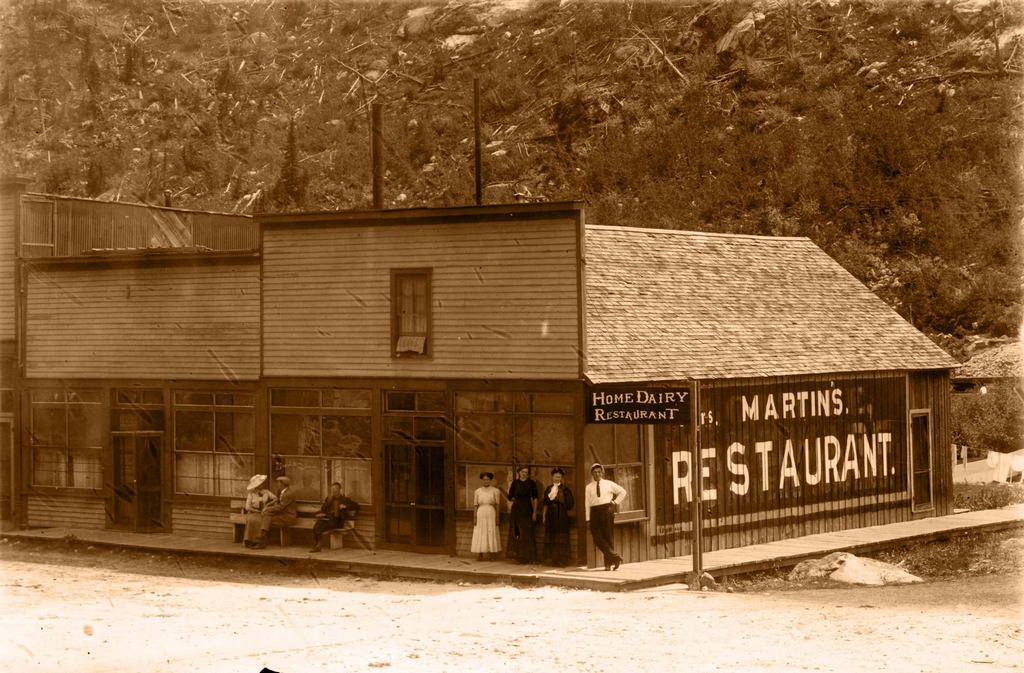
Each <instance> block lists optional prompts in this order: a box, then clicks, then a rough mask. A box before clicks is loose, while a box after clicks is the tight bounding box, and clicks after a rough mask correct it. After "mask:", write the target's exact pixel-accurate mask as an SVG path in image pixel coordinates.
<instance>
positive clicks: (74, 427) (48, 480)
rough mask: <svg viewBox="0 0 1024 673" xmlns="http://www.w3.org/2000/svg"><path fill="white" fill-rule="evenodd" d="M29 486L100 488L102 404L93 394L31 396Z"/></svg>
mask: <svg viewBox="0 0 1024 673" xmlns="http://www.w3.org/2000/svg"><path fill="white" fill-rule="evenodd" d="M29 413H30V421H29V422H30V442H31V445H32V483H33V484H35V485H36V486H58V487H66V488H102V486H103V463H102V460H101V456H102V447H103V404H102V398H101V395H100V392H99V391H95V390H33V391H32V392H31V394H30V409H29Z"/></svg>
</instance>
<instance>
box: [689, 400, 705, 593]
mask: <svg viewBox="0 0 1024 673" xmlns="http://www.w3.org/2000/svg"><path fill="white" fill-rule="evenodd" d="M699 395H700V389H699V387H698V384H697V382H696V381H694V382H693V388H692V392H691V393H690V481H691V483H692V484H693V486H692V488H693V502H692V503H691V505H690V520H691V522H692V528H691V530H692V538H691V540H690V548H691V551H690V556H691V558H692V559H693V581H692V582H691V583H690V589H691V590H692V591H700V577H701V575H703V574H704V541H703V540H702V539H701V537H702V536H703V531H702V526H701V516H702V514H701V508H702V506H703V505H702V501H701V497H700V487H701V483H700V482H701V479H700V400H699Z"/></svg>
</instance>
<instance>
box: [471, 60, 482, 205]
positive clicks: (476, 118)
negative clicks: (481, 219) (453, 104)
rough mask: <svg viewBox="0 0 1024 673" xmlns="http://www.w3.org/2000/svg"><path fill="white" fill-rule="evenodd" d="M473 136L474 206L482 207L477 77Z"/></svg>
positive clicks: (474, 91) (477, 82)
mask: <svg viewBox="0 0 1024 673" xmlns="http://www.w3.org/2000/svg"><path fill="white" fill-rule="evenodd" d="M473 135H474V136H475V138H476V144H475V146H474V149H473V158H474V161H475V169H474V172H475V175H476V205H478V206H480V205H483V202H484V193H483V165H482V159H481V157H480V79H479V78H477V77H474V78H473Z"/></svg>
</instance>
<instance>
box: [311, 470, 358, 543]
mask: <svg viewBox="0 0 1024 673" xmlns="http://www.w3.org/2000/svg"><path fill="white" fill-rule="evenodd" d="M358 509H359V505H358V504H357V503H356V501H355V500H352V499H351V498H347V497H345V496H344V495H342V494H341V484H339V483H338V482H334V483H333V484H331V494H330V495H329V496H327V499H326V500H324V504H323V505H321V507H320V511H319V512H317V513H316V523H315V524H314V525H313V548H312V549H310V550H309V551H311V552H318V551H320V550H321V548H320V538H322V537H323V534H324V533H326V532H327V531H329V530H334V529H336V528H344V527H345V524H346V523H348V522H349V521H351V520H352V519H354V518H355V516H356V511H358Z"/></svg>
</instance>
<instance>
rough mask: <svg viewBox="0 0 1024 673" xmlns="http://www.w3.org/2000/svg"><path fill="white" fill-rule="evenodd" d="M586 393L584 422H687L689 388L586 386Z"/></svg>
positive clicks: (671, 423) (668, 423) (617, 385)
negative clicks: (585, 420)
mask: <svg viewBox="0 0 1024 673" xmlns="http://www.w3.org/2000/svg"><path fill="white" fill-rule="evenodd" d="M586 391H587V392H586V394H587V403H586V408H587V423H649V424H655V425H658V424H666V425H683V424H686V423H689V422H690V392H691V391H690V389H689V388H684V387H673V388H658V387H654V386H646V385H622V384H616V385H595V386H588V387H587V389H586Z"/></svg>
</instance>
